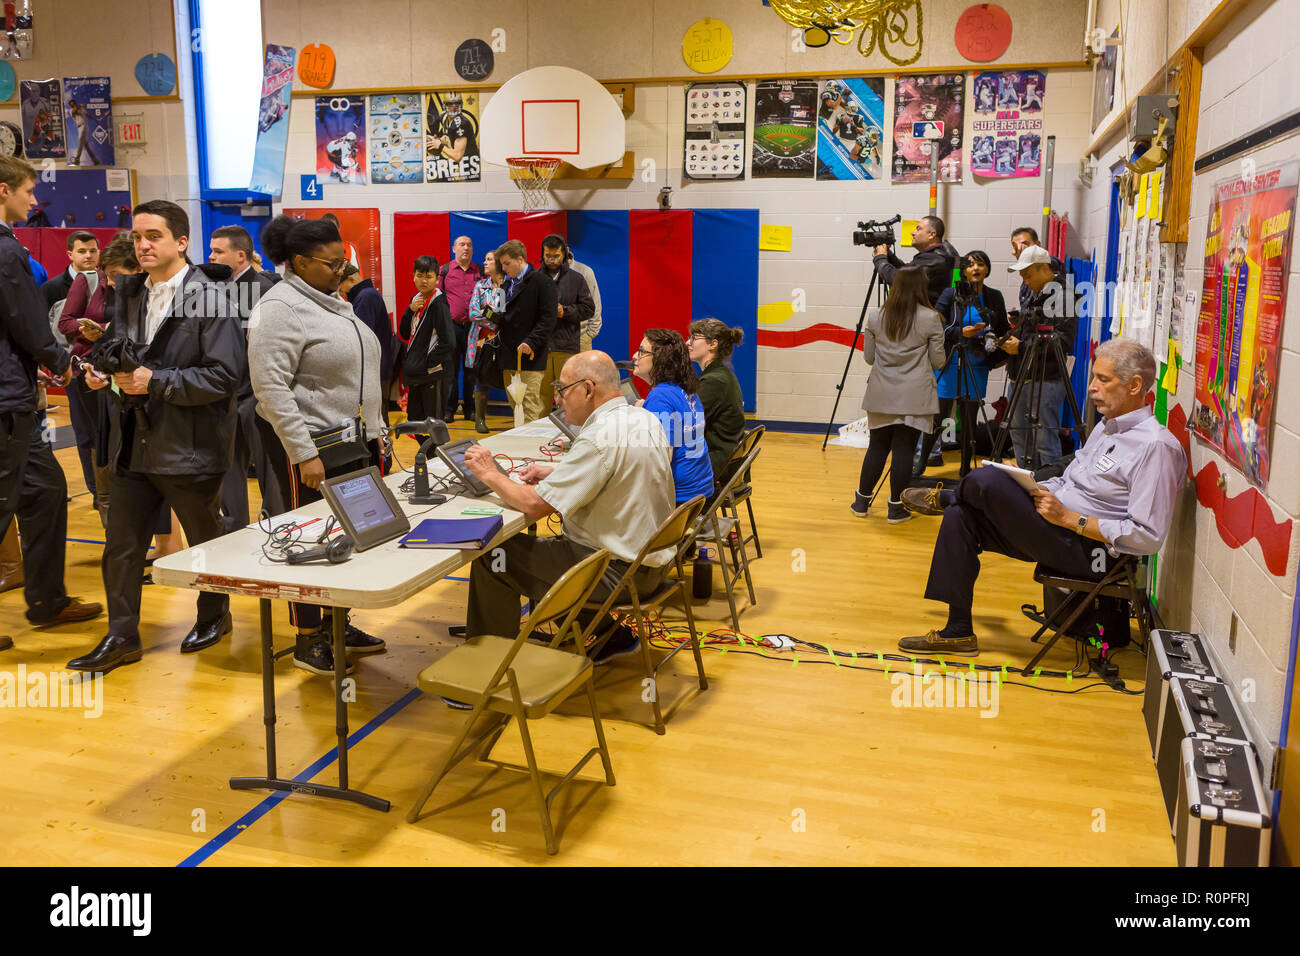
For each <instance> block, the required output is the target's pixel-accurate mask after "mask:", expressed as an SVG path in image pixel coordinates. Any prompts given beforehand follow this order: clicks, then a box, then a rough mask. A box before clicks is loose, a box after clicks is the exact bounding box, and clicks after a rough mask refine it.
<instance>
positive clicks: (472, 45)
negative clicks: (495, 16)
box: [455, 40, 496, 83]
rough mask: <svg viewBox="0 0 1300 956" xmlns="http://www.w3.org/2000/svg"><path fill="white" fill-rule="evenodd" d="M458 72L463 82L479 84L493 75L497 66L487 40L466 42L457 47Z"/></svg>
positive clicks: (456, 61)
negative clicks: (493, 68)
mask: <svg viewBox="0 0 1300 956" xmlns="http://www.w3.org/2000/svg"><path fill="white" fill-rule="evenodd" d="M455 63H456V72H457V73H459V74H460V78H461V79H462V80H468V81H469V82H471V83H478V82H481V81H483V80H486V79H487V78H488V77H489V76H491V75H492V67H493V66H495V65H496V61H495V57H493V56H492V47H490V46H488V45H487V42H486V41H485V40H466V41H465V42H464V43H462V44H461V45H460V46H458V47H456V57H455Z"/></svg>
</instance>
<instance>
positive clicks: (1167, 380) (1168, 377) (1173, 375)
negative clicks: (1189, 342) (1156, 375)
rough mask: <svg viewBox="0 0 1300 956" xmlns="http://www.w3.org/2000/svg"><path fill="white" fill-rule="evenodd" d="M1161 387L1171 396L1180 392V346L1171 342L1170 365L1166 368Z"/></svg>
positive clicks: (1171, 340)
mask: <svg viewBox="0 0 1300 956" xmlns="http://www.w3.org/2000/svg"><path fill="white" fill-rule="evenodd" d="M1160 387H1161V388H1163V389H1164V390H1165V391H1166V392H1168V393H1169V394H1170V395H1173V394H1174V393H1175V392H1177V391H1178V344H1177V343H1176V342H1175V341H1174V340H1173V339H1170V340H1169V364H1168V365H1166V366H1165V377H1164V378H1163V379H1162V380H1161V381H1160Z"/></svg>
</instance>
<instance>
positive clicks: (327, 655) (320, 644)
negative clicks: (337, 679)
mask: <svg viewBox="0 0 1300 956" xmlns="http://www.w3.org/2000/svg"><path fill="white" fill-rule="evenodd" d="M293 666H294V667H298V668H301V669H302V670H305V671H311V672H312V673H313V674H320V675H321V676H322V677H333V676H334V648H333V647H332V646H330V642H329V638H327V637H322V636H321V635H320V633H319V632H317V633H315V634H308V635H299V636H298V646H297V647H296V648H294V651H293ZM344 673H345V674H351V673H352V663H351V662H348V665H347V669H346V670H345V671H344Z"/></svg>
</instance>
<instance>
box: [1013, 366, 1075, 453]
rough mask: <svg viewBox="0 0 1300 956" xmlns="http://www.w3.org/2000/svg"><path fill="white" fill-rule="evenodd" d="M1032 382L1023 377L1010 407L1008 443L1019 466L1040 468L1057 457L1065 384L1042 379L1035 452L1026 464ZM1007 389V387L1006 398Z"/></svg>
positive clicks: (1032, 391)
mask: <svg viewBox="0 0 1300 956" xmlns="http://www.w3.org/2000/svg"><path fill="white" fill-rule="evenodd" d="M1034 388H1035V385H1034V383H1033V382H1031V381H1028V380H1026V381H1025V386H1024V388H1023V389H1021V391H1020V397H1019V399H1018V400H1017V401H1016V407H1015V408H1013V409H1011V410H1010V412H1009V414H1010V415H1011V444H1012V445H1013V446H1014V448H1015V450H1016V461H1017V462H1019V463H1020V466H1021V467H1022V468H1030V469H1031V470H1032V469H1033V468H1041V467H1043V466H1044V465H1048V464H1051V463H1052V462H1054V461H1056V460H1057V459H1058V458H1060V457H1061V406H1062V405H1064V404H1065V383H1064V382H1062V381H1061V380H1060V379H1056V378H1049V379H1048V380H1047V381H1045V382H1043V391H1042V396H1043V397H1042V403H1041V405H1040V407H1039V409H1038V429H1037V431H1038V454H1037V461H1036V462H1034V464H1033V465H1032V466H1031V465H1027V464H1026V463H1025V462H1026V456H1027V455H1028V454H1029V452H1028V449H1029V421H1028V418H1029V408H1030V404H1031V399H1032V397H1033V394H1034ZM1010 395H1011V391H1010V386H1008V390H1007V397H1008V398H1010Z"/></svg>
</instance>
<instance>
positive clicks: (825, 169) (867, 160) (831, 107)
mask: <svg viewBox="0 0 1300 956" xmlns="http://www.w3.org/2000/svg"><path fill="white" fill-rule="evenodd" d="M884 129H885V80H884V77H879V76H872V77H867V78H865V79H842V80H827V81H825V82H824V83H823V84H822V86H821V97H820V99H819V103H818V107H817V178H818V179H831V180H835V179H839V180H859V179H880V178H881V176H882V175H883V169H882V164H883V162H884V152H885V138H884Z"/></svg>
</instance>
